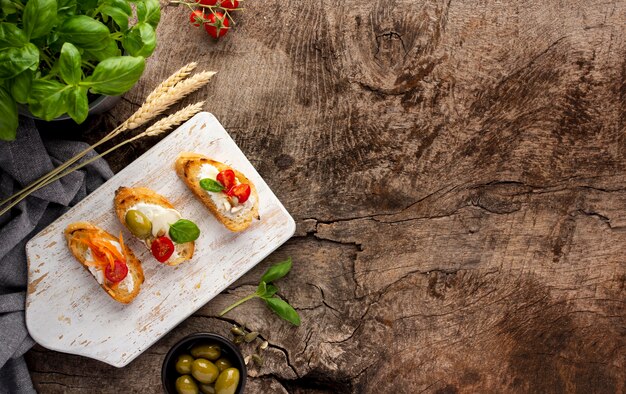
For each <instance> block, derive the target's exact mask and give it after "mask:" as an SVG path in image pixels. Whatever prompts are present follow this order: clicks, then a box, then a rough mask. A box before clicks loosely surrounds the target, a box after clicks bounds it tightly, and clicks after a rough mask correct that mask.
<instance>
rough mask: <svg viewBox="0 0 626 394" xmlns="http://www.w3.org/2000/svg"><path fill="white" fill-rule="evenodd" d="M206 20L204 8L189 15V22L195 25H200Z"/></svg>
mask: <svg viewBox="0 0 626 394" xmlns="http://www.w3.org/2000/svg"><path fill="white" fill-rule="evenodd" d="M202 21H204V12H203V11H202V10H195V11H194V12H192V13H191V15H189V22H191V24H192V25H194V26H198V27H199V26H200V25H201V24H202Z"/></svg>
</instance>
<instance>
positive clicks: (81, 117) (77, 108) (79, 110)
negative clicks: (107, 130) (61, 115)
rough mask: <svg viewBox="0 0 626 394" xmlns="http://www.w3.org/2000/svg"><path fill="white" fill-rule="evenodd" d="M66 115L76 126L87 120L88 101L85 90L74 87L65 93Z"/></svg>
mask: <svg viewBox="0 0 626 394" xmlns="http://www.w3.org/2000/svg"><path fill="white" fill-rule="evenodd" d="M66 98H67V114H68V115H69V116H70V117H71V118H72V119H74V121H75V122H76V123H78V124H81V123H83V122H84V121H85V119H87V114H88V113H89V100H88V99H87V88H84V87H81V86H74V87H72V89H71V90H69V91H68V92H67V96H66Z"/></svg>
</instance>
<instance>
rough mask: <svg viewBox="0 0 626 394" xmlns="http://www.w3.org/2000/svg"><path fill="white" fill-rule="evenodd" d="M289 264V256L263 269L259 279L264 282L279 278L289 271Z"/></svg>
mask: <svg viewBox="0 0 626 394" xmlns="http://www.w3.org/2000/svg"><path fill="white" fill-rule="evenodd" d="M291 266H292V263H291V257H290V258H288V259H287V260H285V261H283V262H280V263H277V264H274V265H273V266H271V267H270V268H269V269H268V270H267V271H265V273H264V274H263V276H262V277H261V280H262V281H264V282H266V283H270V282H273V281H275V280H277V279H280V278H282V277H283V276H285V275H287V274H288V273H289V271H290V270H291Z"/></svg>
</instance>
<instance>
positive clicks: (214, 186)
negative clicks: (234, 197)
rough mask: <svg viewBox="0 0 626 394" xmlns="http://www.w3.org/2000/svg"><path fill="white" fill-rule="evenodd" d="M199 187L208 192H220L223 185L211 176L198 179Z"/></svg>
mask: <svg viewBox="0 0 626 394" xmlns="http://www.w3.org/2000/svg"><path fill="white" fill-rule="evenodd" d="M200 187H201V188H203V189H204V190H206V191H209V192H216V193H217V192H221V191H222V190H224V186H222V184H221V183H219V182H218V181H216V180H213V179H211V178H204V179H201V180H200Z"/></svg>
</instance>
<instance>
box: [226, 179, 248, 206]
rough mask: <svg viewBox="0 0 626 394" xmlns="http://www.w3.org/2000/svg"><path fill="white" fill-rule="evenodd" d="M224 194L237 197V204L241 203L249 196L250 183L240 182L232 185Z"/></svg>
mask: <svg viewBox="0 0 626 394" xmlns="http://www.w3.org/2000/svg"><path fill="white" fill-rule="evenodd" d="M226 195H228V196H230V197H237V201H239V204H243V203H244V202H246V201H248V197H250V185H248V184H246V183H240V184H238V185H237V186H233V187H232V188H230V190H229V191H228V192H226Z"/></svg>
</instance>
